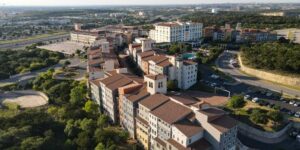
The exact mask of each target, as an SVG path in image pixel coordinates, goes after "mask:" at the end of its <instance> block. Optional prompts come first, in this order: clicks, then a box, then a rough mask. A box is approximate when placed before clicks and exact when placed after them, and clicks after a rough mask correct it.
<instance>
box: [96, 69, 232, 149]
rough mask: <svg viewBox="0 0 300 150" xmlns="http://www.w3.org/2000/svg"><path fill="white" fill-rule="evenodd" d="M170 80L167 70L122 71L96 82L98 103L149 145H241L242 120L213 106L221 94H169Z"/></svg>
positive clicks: (192, 146)
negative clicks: (146, 72) (141, 73)
mask: <svg viewBox="0 0 300 150" xmlns="http://www.w3.org/2000/svg"><path fill="white" fill-rule="evenodd" d="M166 81H167V77H166V76H165V75H162V74H158V75H146V76H145V77H144V79H142V78H139V77H136V76H133V75H130V74H128V73H127V72H126V70H125V69H117V70H113V71H107V72H106V73H105V77H104V78H103V79H98V80H94V81H93V84H94V85H93V87H95V86H97V87H98V88H94V89H93V90H92V93H95V94H98V93H99V94H98V95H99V97H100V100H99V102H97V103H98V104H99V105H100V108H101V110H102V111H103V112H104V113H105V114H107V115H108V116H109V117H110V118H111V121H112V122H114V123H118V122H119V123H120V124H121V126H122V127H123V128H124V129H125V130H127V131H128V132H129V134H130V136H131V137H132V138H133V139H136V140H137V141H138V142H139V143H140V144H141V145H142V146H143V147H144V148H145V149H155V150H167V149H170V148H171V149H172V150H173V149H174V150H189V149H200V148H201V149H205V150H206V149H215V150H219V149H225V150H231V149H235V146H236V145H237V143H236V141H237V140H236V136H237V124H236V121H235V120H233V119H232V118H230V117H229V116H228V115H227V114H226V113H225V112H224V111H223V110H220V109H217V108H215V107H214V106H213V105H216V103H220V102H216V101H219V99H220V98H218V97H215V96H212V95H209V94H204V95H203V94H201V93H198V92H196V93H193V92H191V93H186V94H184V93H167V87H166ZM97 90H98V91H97ZM199 94H200V95H199ZM221 99H222V98H221ZM214 103H215V104H214ZM216 106H217V105H216Z"/></svg>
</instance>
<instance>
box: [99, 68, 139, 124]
mask: <svg viewBox="0 0 300 150" xmlns="http://www.w3.org/2000/svg"><path fill="white" fill-rule="evenodd" d="M135 84H142V79H141V78H138V77H136V76H134V75H130V74H128V73H127V71H126V70H123V71H122V72H118V73H115V74H113V75H112V76H109V77H106V78H104V79H101V80H100V106H101V107H100V108H102V109H101V111H103V112H104V113H105V114H107V115H108V116H109V117H110V118H111V120H112V122H113V123H117V122H118V121H119V99H118V97H119V88H121V87H125V86H128V85H135Z"/></svg>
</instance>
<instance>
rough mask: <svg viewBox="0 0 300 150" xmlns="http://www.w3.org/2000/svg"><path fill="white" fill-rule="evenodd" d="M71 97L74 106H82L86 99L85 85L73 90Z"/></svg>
mask: <svg viewBox="0 0 300 150" xmlns="http://www.w3.org/2000/svg"><path fill="white" fill-rule="evenodd" d="M70 97H71V99H70V102H71V104H72V105H78V104H82V103H83V102H84V100H85V97H86V89H85V88H84V86H83V85H79V86H76V87H75V88H73V89H72V90H71V93H70Z"/></svg>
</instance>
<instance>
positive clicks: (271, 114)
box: [268, 111, 283, 122]
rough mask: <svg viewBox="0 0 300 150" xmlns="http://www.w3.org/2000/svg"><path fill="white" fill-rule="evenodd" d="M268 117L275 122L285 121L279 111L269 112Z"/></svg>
mask: <svg viewBox="0 0 300 150" xmlns="http://www.w3.org/2000/svg"><path fill="white" fill-rule="evenodd" d="M268 116H269V118H270V119H271V120H273V121H274V122H281V121H283V115H282V114H281V113H280V112H279V111H269V112H268Z"/></svg>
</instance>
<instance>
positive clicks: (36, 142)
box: [20, 136, 45, 150]
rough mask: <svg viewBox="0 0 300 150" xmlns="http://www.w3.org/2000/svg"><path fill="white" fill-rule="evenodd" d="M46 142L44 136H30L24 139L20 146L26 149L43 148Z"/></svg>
mask: <svg viewBox="0 0 300 150" xmlns="http://www.w3.org/2000/svg"><path fill="white" fill-rule="evenodd" d="M44 142H45V141H44V139H43V138H42V137H38V136H35V137H28V138H26V139H24V140H23V141H22V143H21V146H20V148H21V149H24V150H36V149H42V146H43V144H44Z"/></svg>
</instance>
